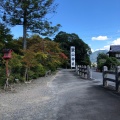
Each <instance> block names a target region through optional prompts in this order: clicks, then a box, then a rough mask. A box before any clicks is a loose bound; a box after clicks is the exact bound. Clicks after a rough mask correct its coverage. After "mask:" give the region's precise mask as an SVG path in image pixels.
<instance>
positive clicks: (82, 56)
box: [54, 31, 91, 64]
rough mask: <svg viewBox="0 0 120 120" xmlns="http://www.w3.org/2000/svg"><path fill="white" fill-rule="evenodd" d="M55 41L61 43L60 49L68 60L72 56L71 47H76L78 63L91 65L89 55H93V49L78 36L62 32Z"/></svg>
mask: <svg viewBox="0 0 120 120" xmlns="http://www.w3.org/2000/svg"><path fill="white" fill-rule="evenodd" d="M54 41H55V42H58V43H60V48H61V49H62V50H63V51H64V53H65V54H66V55H67V57H68V58H69V56H70V46H75V56H76V57H75V58H76V63H77V64H90V59H89V54H90V53H91V49H90V47H89V46H88V45H87V44H86V43H85V42H84V41H83V40H82V39H80V38H79V36H78V35H77V34H75V33H72V34H68V33H66V32H63V31H60V32H59V33H58V34H57V35H56V36H55V38H54Z"/></svg>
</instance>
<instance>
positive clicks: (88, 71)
mask: <svg viewBox="0 0 120 120" xmlns="http://www.w3.org/2000/svg"><path fill="white" fill-rule="evenodd" d="M87 79H90V66H89V65H87Z"/></svg>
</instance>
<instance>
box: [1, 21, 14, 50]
mask: <svg viewBox="0 0 120 120" xmlns="http://www.w3.org/2000/svg"><path fill="white" fill-rule="evenodd" d="M12 37H13V36H12V35H11V34H10V29H9V28H7V27H6V26H5V25H4V24H3V23H0V49H1V50H2V49H3V48H6V47H7V44H8V42H10V41H12Z"/></svg>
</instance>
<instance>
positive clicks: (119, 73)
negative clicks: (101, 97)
mask: <svg viewBox="0 0 120 120" xmlns="http://www.w3.org/2000/svg"><path fill="white" fill-rule="evenodd" d="M109 74H110V75H114V77H115V78H114V79H113V78H110V77H108V75H109ZM108 81H111V82H115V90H116V91H117V92H119V91H120V88H119V85H120V66H117V67H116V68H115V71H108V68H107V66H104V67H103V86H104V87H107V82H108Z"/></svg>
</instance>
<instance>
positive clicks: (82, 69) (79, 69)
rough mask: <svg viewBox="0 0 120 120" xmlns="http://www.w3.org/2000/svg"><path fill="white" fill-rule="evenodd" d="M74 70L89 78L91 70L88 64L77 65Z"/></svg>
mask: <svg viewBox="0 0 120 120" xmlns="http://www.w3.org/2000/svg"><path fill="white" fill-rule="evenodd" d="M76 72H77V74H78V75H80V77H82V78H85V79H91V70H90V66H89V65H87V66H86V65H77V66H76Z"/></svg>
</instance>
